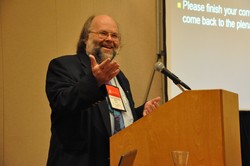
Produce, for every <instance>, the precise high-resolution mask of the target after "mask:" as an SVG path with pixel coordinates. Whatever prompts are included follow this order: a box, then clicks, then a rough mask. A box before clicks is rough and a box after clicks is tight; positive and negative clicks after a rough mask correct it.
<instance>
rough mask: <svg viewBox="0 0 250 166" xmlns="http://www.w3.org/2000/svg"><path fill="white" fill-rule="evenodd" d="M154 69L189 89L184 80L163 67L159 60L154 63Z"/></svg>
mask: <svg viewBox="0 0 250 166" xmlns="http://www.w3.org/2000/svg"><path fill="white" fill-rule="evenodd" d="M155 70H156V71H159V72H161V73H162V74H164V75H165V76H167V77H169V78H170V79H171V80H172V81H173V82H174V83H175V84H180V85H181V86H183V87H184V88H186V89H188V90H191V88H190V87H189V86H188V85H186V84H185V83H184V82H182V81H181V80H180V79H179V78H178V77H177V76H176V75H174V74H173V73H172V72H171V71H169V70H168V69H167V68H165V66H164V64H163V63H161V62H156V63H155Z"/></svg>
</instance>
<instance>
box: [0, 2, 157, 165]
mask: <svg viewBox="0 0 250 166" xmlns="http://www.w3.org/2000/svg"><path fill="white" fill-rule="evenodd" d="M155 6H156V4H155V1H152V0H143V1H140V0H109V1H105V0H74V1H69V0H60V1H56V0H33V1H31V0H22V1H21V0H0V12H1V15H0V65H1V67H0V165H4V166H42V165H45V163H46V159H47V153H48V146H49V138H50V108H49V105H48V101H47V98H46V95H45V90H44V88H45V75H46V70H47V65H48V63H49V61H50V60H51V59H52V58H54V57H57V56H60V55H63V54H73V53H74V52H75V46H76V42H77V39H78V36H79V33H80V30H81V27H82V25H83V22H84V20H85V19H86V18H87V17H88V16H90V15H92V14H99V13H107V14H109V15H111V16H113V17H114V18H115V19H116V20H117V21H118V22H119V23H120V28H121V31H122V35H123V48H122V50H121V52H120V55H119V56H118V57H117V60H118V61H119V63H120V64H121V66H122V67H121V68H122V70H123V71H124V73H125V74H126V75H127V77H128V78H129V80H130V83H131V87H132V90H133V95H134V98H135V101H136V103H137V105H139V104H141V103H142V102H143V99H144V95H145V92H146V88H147V86H148V82H149V79H150V75H151V72H152V70H153V65H154V62H155V59H156V21H155V18H156V17H155V15H156V11H155V10H156V7H155ZM160 83H161V81H160V76H159V74H156V76H155V79H154V84H153V87H152V89H151V93H150V96H151V97H152V96H157V95H160V94H161V92H160V91H161V88H160V87H161V85H160Z"/></svg>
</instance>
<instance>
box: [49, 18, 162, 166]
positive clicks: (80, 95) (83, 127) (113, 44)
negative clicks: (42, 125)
mask: <svg viewBox="0 0 250 166" xmlns="http://www.w3.org/2000/svg"><path fill="white" fill-rule="evenodd" d="M120 42H121V36H120V32H119V29H118V26H117V23H116V21H114V19H112V18H111V17H110V16H108V15H97V16H91V17H89V18H88V20H87V21H86V22H85V24H84V26H83V29H82V32H81V35H80V38H79V41H78V44H77V51H76V52H77V54H76V55H66V56H61V57H58V58H55V59H53V60H52V61H51V62H50V64H49V67H48V71H47V78H46V94H47V97H48V100H49V103H50V107H51V110H52V112H51V140H50V148H49V155H48V161H47V166H109V164H110V161H109V137H110V136H112V135H113V134H115V133H117V132H119V131H120V130H122V129H123V128H125V127H127V126H129V125H131V124H132V123H133V122H134V121H136V120H138V119H139V118H141V117H142V116H146V115H147V114H149V113H150V112H152V111H153V110H154V109H155V108H157V107H158V102H159V101H160V97H157V98H154V99H152V100H149V101H147V102H146V103H145V104H143V105H142V106H140V107H138V108H135V107H134V101H133V97H132V94H131V90H130V85H129V82H128V80H127V78H126V77H125V75H124V74H123V73H122V71H120V69H119V64H118V62H117V61H115V60H113V58H114V57H115V56H116V55H117V53H118V50H119V48H120ZM114 94H116V95H117V94H118V95H117V96H118V98H116V99H114ZM114 100H115V101H116V104H114V102H113V101H114ZM117 101H118V102H117ZM117 103H118V104H117Z"/></svg>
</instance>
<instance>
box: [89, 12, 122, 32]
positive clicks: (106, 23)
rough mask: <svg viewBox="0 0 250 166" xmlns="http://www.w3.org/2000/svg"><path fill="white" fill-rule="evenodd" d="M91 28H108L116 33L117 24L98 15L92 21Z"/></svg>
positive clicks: (109, 18)
mask: <svg viewBox="0 0 250 166" xmlns="http://www.w3.org/2000/svg"><path fill="white" fill-rule="evenodd" d="M91 28H105V29H106V28H108V29H112V30H115V31H117V24H116V22H115V21H114V20H113V19H112V18H111V17H109V16H106V15H100V16H96V17H95V18H94V19H93V21H92V23H91Z"/></svg>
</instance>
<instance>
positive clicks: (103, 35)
mask: <svg viewBox="0 0 250 166" xmlns="http://www.w3.org/2000/svg"><path fill="white" fill-rule="evenodd" d="M89 33H95V34H97V35H98V37H99V38H100V39H106V38H108V37H109V35H110V36H111V38H112V40H114V41H119V39H120V36H119V34H118V33H113V32H107V31H100V32H93V31H90V32H89Z"/></svg>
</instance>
